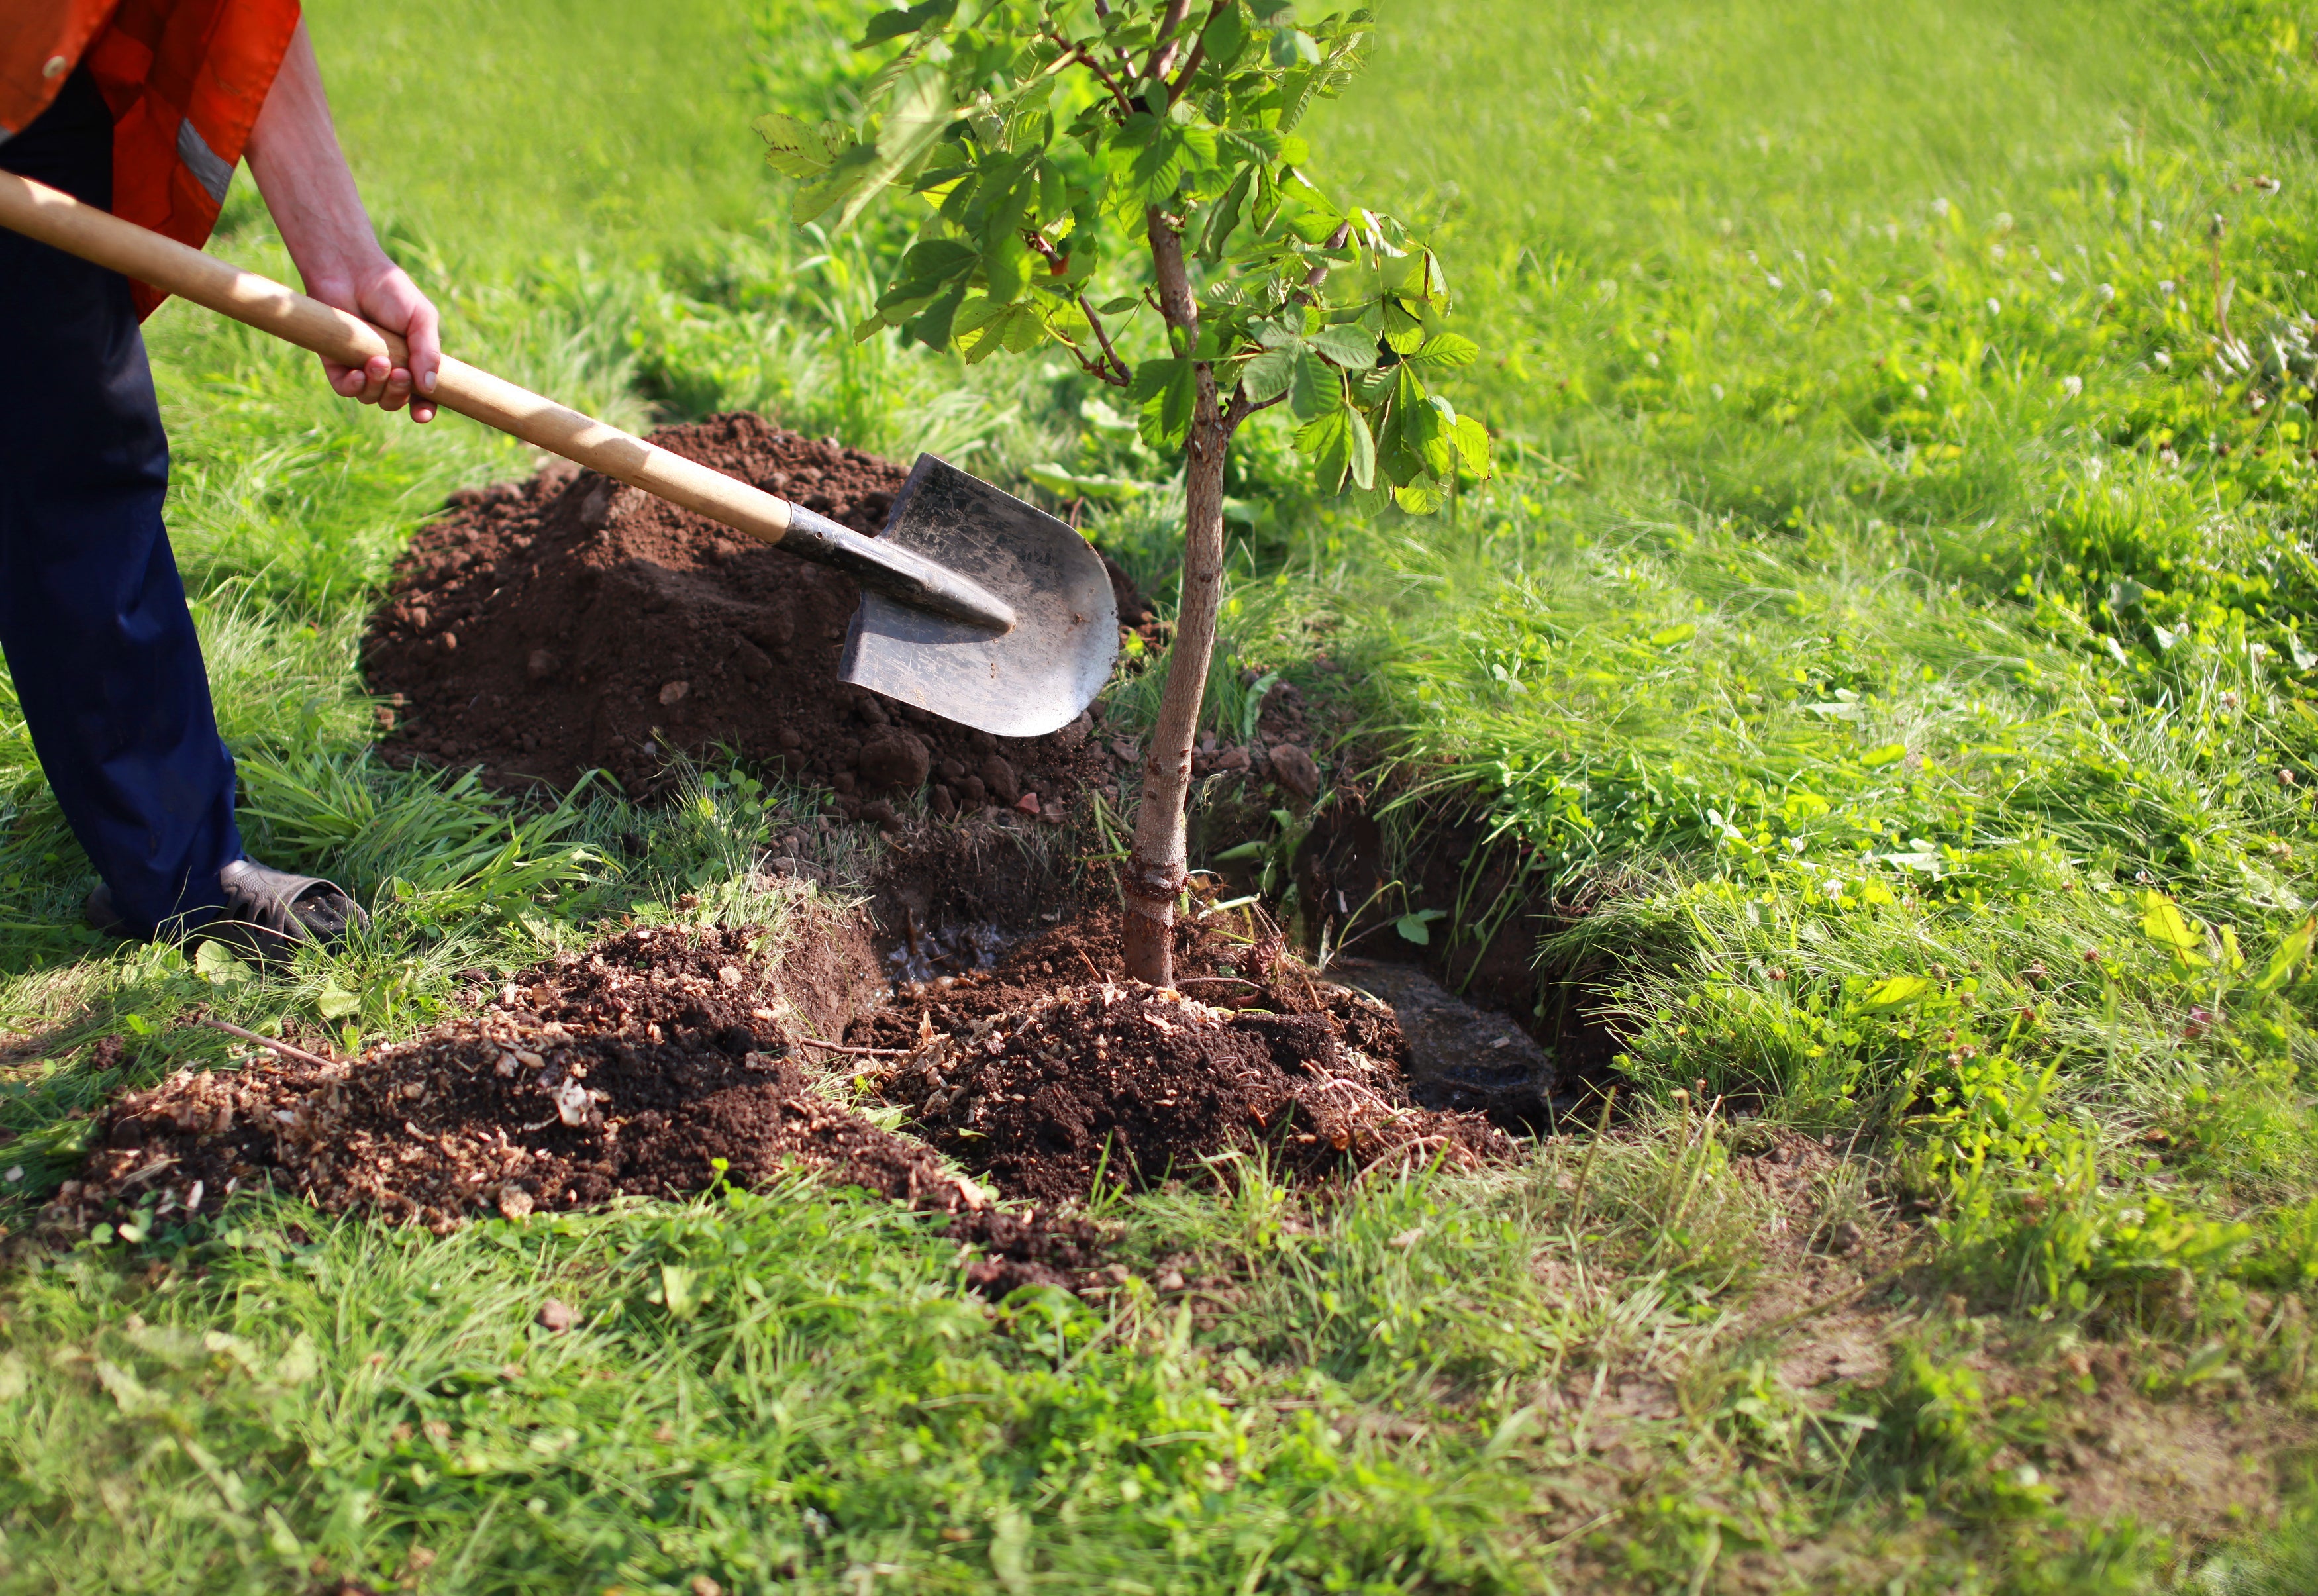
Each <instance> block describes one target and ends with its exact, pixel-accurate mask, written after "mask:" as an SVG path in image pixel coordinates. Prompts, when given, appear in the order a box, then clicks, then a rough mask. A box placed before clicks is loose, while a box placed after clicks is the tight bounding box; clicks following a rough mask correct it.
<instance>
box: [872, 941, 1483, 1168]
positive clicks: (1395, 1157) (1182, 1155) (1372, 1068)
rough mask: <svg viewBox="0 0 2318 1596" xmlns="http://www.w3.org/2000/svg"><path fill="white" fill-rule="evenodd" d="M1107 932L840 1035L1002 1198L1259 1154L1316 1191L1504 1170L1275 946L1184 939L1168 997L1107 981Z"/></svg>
mask: <svg viewBox="0 0 2318 1596" xmlns="http://www.w3.org/2000/svg"><path fill="white" fill-rule="evenodd" d="M1115 921H1116V917H1115V915H1109V914H1102V915H1094V916H1090V917H1088V918H1087V919H1084V920H1082V921H1079V922H1075V923H1073V924H1068V925H1065V926H1063V927H1061V928H1057V929H1056V930H1055V931H1052V932H1048V933H1047V934H1045V935H1044V936H1041V937H1037V938H1035V939H1033V940H1032V941H1030V942H1028V943H1025V944H1023V945H1022V946H1020V947H1019V948H1017V949H1016V950H1015V951H1014V952H1013V953H1012V954H1011V955H1010V956H1009V957H1007V958H1006V959H1004V960H1003V961H1002V963H1000V964H999V965H998V966H997V967H996V968H995V969H994V970H992V971H989V972H987V973H978V974H974V975H968V976H965V977H959V978H947V979H945V980H943V981H940V982H934V983H931V984H930V985H923V986H918V987H914V988H910V989H905V991H904V996H903V1001H902V1002H901V1003H900V1004H898V1005H897V1006H895V1007H894V1008H892V1009H885V1010H884V1011H881V1012H880V1013H879V1014H878V1015H876V1017H874V1018H872V1020H871V1021H870V1022H869V1023H868V1025H867V1026H866V1027H856V1035H857V1036H862V1037H874V1038H876V1040H877V1041H878V1042H879V1043H880V1044H881V1045H887V1046H894V1045H900V1046H905V1047H908V1048H909V1049H910V1050H911V1051H910V1052H909V1054H908V1056H907V1057H906V1058H905V1059H903V1061H902V1062H901V1063H899V1064H898V1065H897V1066H895V1067H894V1068H893V1069H892V1070H891V1071H888V1072H887V1073H886V1074H885V1078H884V1080H883V1081H882V1083H881V1085H882V1089H883V1090H884V1091H885V1095H886V1096H887V1098H888V1099H889V1100H892V1101H895V1102H900V1103H903V1104H906V1105H907V1106H908V1107H910V1108H911V1110H912V1113H913V1114H914V1116H916V1120H917V1125H918V1128H919V1130H920V1132H921V1134H923V1135H925V1136H926V1138H927V1139H928V1140H929V1141H930V1142H931V1143H933V1144H934V1145H935V1146H937V1147H939V1148H940V1149H941V1150H942V1151H944V1152H948V1153H949V1154H950V1155H951V1156H953V1157H954V1158H956V1159H957V1161H959V1162H960V1163H962V1164H964V1165H966V1167H967V1168H969V1169H972V1170H975V1171H976V1172H977V1173H979V1174H981V1175H983V1176H984V1177H985V1178H986V1179H989V1180H990V1181H992V1182H993V1184H995V1185H996V1186H997V1187H998V1188H999V1189H1000V1190H1001V1191H1002V1192H1004V1193H1006V1194H1007V1195H1009V1196H1013V1197H1029V1198H1032V1199H1034V1200H1036V1201H1038V1202H1041V1203H1061V1202H1065V1201H1070V1200H1074V1199H1083V1198H1084V1197H1087V1196H1089V1195H1090V1194H1091V1193H1092V1191H1093V1190H1094V1189H1095V1188H1096V1187H1097V1186H1098V1185H1099V1184H1101V1185H1105V1186H1117V1187H1121V1188H1128V1189H1141V1188H1148V1187H1152V1186H1155V1185H1157V1184H1159V1183H1160V1182H1162V1181H1163V1180H1165V1179H1170V1178H1196V1177H1198V1176H1199V1174H1200V1172H1201V1167H1202V1161H1204V1160H1207V1159H1210V1158H1213V1157H1215V1156H1216V1155H1217V1154H1221V1153H1227V1152H1233V1151H1235V1150H1238V1149H1245V1148H1250V1147H1253V1146H1256V1145H1259V1144H1261V1145H1262V1146H1264V1147H1266V1148H1267V1149H1269V1150H1270V1154H1271V1158H1272V1159H1273V1167H1274V1168H1276V1169H1278V1170H1281V1171H1282V1172H1284V1173H1287V1174H1290V1175H1293V1176H1297V1177H1300V1178H1303V1179H1315V1180H1317V1179H1326V1178H1329V1177H1331V1176H1334V1175H1339V1174H1351V1173H1354V1172H1357V1171H1360V1170H1365V1169H1369V1168H1373V1167H1377V1166H1388V1167H1392V1168H1396V1169H1398V1168H1406V1167H1409V1166H1411V1165H1415V1164H1423V1163H1427V1162H1431V1161H1434V1160H1439V1161H1443V1162H1446V1163H1449V1164H1451V1165H1454V1166H1463V1167H1470V1166H1473V1165H1476V1164H1478V1163H1482V1162H1487V1161H1500V1160H1506V1159H1510V1158H1511V1157H1512V1156H1513V1155H1514V1148H1513V1143H1511V1141H1510V1140H1509V1139H1508V1138H1507V1137H1506V1136H1505V1134H1504V1133H1503V1132H1502V1131H1499V1130H1497V1129H1496V1127H1495V1126H1493V1125H1490V1124H1489V1123H1488V1122H1487V1120H1486V1119H1484V1118H1482V1117H1480V1116H1478V1115H1472V1114H1460V1113H1444V1112H1440V1111H1436V1110H1433V1109H1429V1108H1425V1107H1420V1106H1418V1105H1417V1104H1415V1102H1413V1101H1412V1100H1411V1098H1410V1097H1409V1094H1408V1090H1407V1085H1406V1080H1405V1079H1404V1078H1403V1077H1402V1075H1401V1072H1400V1071H1399V1069H1398V1068H1397V1066H1396V1064H1395V1063H1394V1062H1393V1061H1394V1059H1395V1056H1396V1054H1397V1053H1398V1051H1399V1047H1400V1037H1399V1032H1398V1028H1397V1027H1396V1026H1395V1025H1394V1023H1393V1020H1392V1014H1391V1010H1390V1009H1388V1008H1386V1007H1385V1006H1384V1005H1383V1004H1381V1003H1379V1002H1378V1001H1377V1000H1374V999H1372V998H1369V997H1367V996H1366V995H1365V994H1362V993H1357V992H1353V991H1349V990H1348V989H1346V988H1343V987H1340V986H1335V985H1334V984H1331V983H1327V982H1320V981H1318V980H1316V979H1315V978H1313V977H1312V976H1311V975H1310V973H1309V972H1308V971H1307V970H1305V969H1304V968H1303V967H1302V966H1301V965H1300V964H1298V963H1297V962H1296V961H1295V960H1294V959H1293V958H1292V957H1291V956H1290V955H1288V954H1287V953H1286V952H1285V951H1284V950H1283V949H1282V948H1281V946H1280V945H1279V944H1278V943H1277V942H1276V941H1275V942H1273V943H1271V944H1269V945H1266V946H1257V947H1248V946H1244V945H1234V944H1231V943H1228V942H1226V941H1224V940H1223V939H1222V938H1220V937H1211V936H1207V935H1204V934H1200V933H1198V932H1193V933H1191V934H1190V935H1188V936H1186V937H1184V939H1183V943H1184V946H1183V947H1182V950H1181V953H1180V954H1179V962H1178V974H1177V980H1178V982H1179V986H1180V988H1181V990H1180V991H1163V990H1160V989H1157V988H1153V987H1147V986H1144V985H1141V984H1139V983H1137V982H1129V981H1126V980H1124V979H1111V978H1107V977H1106V976H1105V974H1104V972H1107V971H1114V970H1116V969H1117V967H1118V962H1117V961H1118V933H1117V928H1116V923H1115Z"/></svg>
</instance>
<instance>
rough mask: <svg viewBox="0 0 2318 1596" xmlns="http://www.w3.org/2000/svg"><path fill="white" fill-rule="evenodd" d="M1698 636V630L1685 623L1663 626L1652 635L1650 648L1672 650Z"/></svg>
mask: <svg viewBox="0 0 2318 1596" xmlns="http://www.w3.org/2000/svg"><path fill="white" fill-rule="evenodd" d="M1697 635H1698V628H1697V627H1695V626H1694V625H1692V624H1691V623H1689V622H1687V621H1684V622H1682V623H1678V624H1676V625H1673V626H1662V627H1660V628H1658V631H1656V632H1651V633H1650V647H1652V648H1654V649H1670V648H1672V647H1674V646H1675V644H1676V643H1686V642H1688V641H1690V640H1691V639H1692V638H1694V637H1696V636H1697Z"/></svg>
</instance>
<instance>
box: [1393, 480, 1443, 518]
mask: <svg viewBox="0 0 2318 1596" xmlns="http://www.w3.org/2000/svg"><path fill="white" fill-rule="evenodd" d="M1448 499H1449V496H1448V495H1447V494H1445V493H1443V492H1442V491H1441V489H1438V488H1435V487H1433V485H1432V484H1431V483H1429V482H1409V483H1406V484H1405V485H1404V486H1402V487H1398V488H1396V489H1393V490H1392V502H1393V503H1395V504H1397V505H1398V506H1399V507H1401V510H1402V511H1403V512H1404V513H1405V514H1407V515H1411V516H1430V515H1432V514H1433V512H1434V511H1436V510H1438V509H1439V508H1440V507H1442V505H1444V504H1446V503H1447V502H1448Z"/></svg>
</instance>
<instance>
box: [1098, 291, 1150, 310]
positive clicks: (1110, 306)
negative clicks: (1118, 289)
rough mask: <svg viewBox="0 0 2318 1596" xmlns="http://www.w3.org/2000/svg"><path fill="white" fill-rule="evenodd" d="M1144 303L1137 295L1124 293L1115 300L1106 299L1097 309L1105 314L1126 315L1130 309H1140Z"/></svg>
mask: <svg viewBox="0 0 2318 1596" xmlns="http://www.w3.org/2000/svg"><path fill="white" fill-rule="evenodd" d="M1142 305H1143V301H1142V300H1139V299H1137V297H1136V296H1135V295H1133V294H1131V293H1123V294H1121V295H1119V297H1118V298H1117V299H1115V300H1104V301H1103V302H1102V303H1101V304H1100V305H1097V306H1096V307H1095V309H1096V311H1097V312H1098V313H1100V314H1101V315H1104V316H1124V315H1125V314H1126V313H1127V312H1128V311H1129V310H1136V309H1141V308H1142Z"/></svg>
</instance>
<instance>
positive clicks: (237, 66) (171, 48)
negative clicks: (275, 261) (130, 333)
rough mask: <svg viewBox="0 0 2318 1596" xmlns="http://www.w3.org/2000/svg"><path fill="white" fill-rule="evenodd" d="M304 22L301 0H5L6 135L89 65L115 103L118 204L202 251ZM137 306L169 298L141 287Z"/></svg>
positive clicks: (2, 108) (1, 91)
mask: <svg viewBox="0 0 2318 1596" xmlns="http://www.w3.org/2000/svg"><path fill="white" fill-rule="evenodd" d="M297 29H298V0H5V3H4V4H0V139H5V138H6V137H7V136H8V135H10V134H13V133H14V132H16V131H17V130H19V129H21V128H22V127H24V126H25V125H26V124H27V123H29V122H31V120H32V119H33V118H34V117H36V116H38V115H40V112H43V111H45V110H47V109H48V106H49V102H50V101H52V100H54V99H55V98H56V96H57V91H58V89H60V88H62V87H63V86H64V81H65V77H66V75H67V73H69V72H70V71H71V70H72V68H73V66H74V64H75V63H76V62H78V61H83V60H85V61H86V62H87V63H88V68H89V71H90V73H91V74H92V75H93V76H94V77H95V78H96V83H97V87H98V88H99V89H101V90H103V94H104V101H105V103H106V104H107V105H109V106H111V107H112V210H113V214H115V215H116V216H121V217H123V218H126V219H127V220H130V221H133V222H135V223H136V224H137V225H138V226H139V227H144V228H150V229H153V230H154V231H155V232H157V233H163V234H166V235H167V236H168V237H170V238H175V239H176V240H177V241H178V242H179V243H181V244H187V245H191V246H192V247H193V248H195V249H198V248H200V247H202V245H203V244H205V243H207V242H208V241H209V236H210V230H211V229H212V228H214V227H215V226H217V218H218V207H220V205H222V204H224V203H225V191H226V185H227V184H229V183H231V182H232V181H233V168H234V165H235V163H236V162H238V161H239V160H240V159H241V152H242V149H243V148H244V147H245V146H246V145H247V144H248V142H249V130H250V129H251V128H252V127H253V126H254V125H256V121H257V113H258V112H259V110H260V109H261V108H263V107H264V105H265V92H266V90H268V89H269V88H271V87H273V86H274V72H275V70H276V69H277V68H278V67H280V66H281V65H282V56H283V51H284V50H286V49H289V48H290V38H291V35H292V33H294V32H296V31H297ZM134 286H135V291H136V299H137V312H138V314H139V316H140V317H142V316H149V315H151V314H152V313H153V309H154V307H155V306H157V305H158V304H159V303H160V302H161V301H162V300H164V299H166V298H167V297H168V296H166V294H163V293H161V292H160V291H157V290H156V289H152V288H148V287H147V286H146V285H145V284H144V283H141V282H139V283H137V284H135V285H134Z"/></svg>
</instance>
